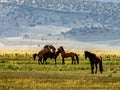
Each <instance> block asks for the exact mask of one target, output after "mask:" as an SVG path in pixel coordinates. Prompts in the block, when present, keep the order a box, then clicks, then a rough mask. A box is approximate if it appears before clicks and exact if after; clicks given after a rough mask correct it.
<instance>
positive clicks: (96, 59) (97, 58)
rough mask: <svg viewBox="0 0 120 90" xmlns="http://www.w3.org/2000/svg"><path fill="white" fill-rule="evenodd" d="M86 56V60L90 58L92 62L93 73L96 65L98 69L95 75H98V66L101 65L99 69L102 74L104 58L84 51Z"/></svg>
mask: <svg viewBox="0 0 120 90" xmlns="http://www.w3.org/2000/svg"><path fill="white" fill-rule="evenodd" d="M84 54H85V59H87V58H89V60H90V65H91V73H92V74H93V73H94V65H95V67H96V71H95V73H97V64H98V63H99V69H100V72H101V73H102V72H103V65H102V57H101V56H96V55H95V54H94V53H91V52H88V51H84Z"/></svg>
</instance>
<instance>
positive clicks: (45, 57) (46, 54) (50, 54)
mask: <svg viewBox="0 0 120 90" xmlns="http://www.w3.org/2000/svg"><path fill="white" fill-rule="evenodd" d="M59 53H60V52H59V51H57V52H55V53H53V52H51V51H50V52H46V53H45V54H44V55H43V64H44V62H45V63H46V64H47V62H46V60H47V59H48V58H50V59H55V64H56V59H57V57H58V55H59ZM38 54H39V53H38ZM38 54H36V53H35V54H33V58H34V60H35V59H36V56H39V55H38ZM41 64H42V62H41Z"/></svg>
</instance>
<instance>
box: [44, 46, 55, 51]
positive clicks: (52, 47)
mask: <svg viewBox="0 0 120 90" xmlns="http://www.w3.org/2000/svg"><path fill="white" fill-rule="evenodd" d="M44 48H49V49H50V50H52V52H54V53H55V51H56V48H55V47H54V46H53V45H51V44H47V45H45V46H44Z"/></svg>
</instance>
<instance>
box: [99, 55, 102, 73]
mask: <svg viewBox="0 0 120 90" xmlns="http://www.w3.org/2000/svg"><path fill="white" fill-rule="evenodd" d="M100 58H101V60H100V63H99V66H100V72H101V73H102V72H103V65H102V57H101V56H100Z"/></svg>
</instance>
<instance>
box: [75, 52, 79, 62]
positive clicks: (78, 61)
mask: <svg viewBox="0 0 120 90" xmlns="http://www.w3.org/2000/svg"><path fill="white" fill-rule="evenodd" d="M75 57H76V60H77V64H79V58H78V55H77V54H76V53H75Z"/></svg>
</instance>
